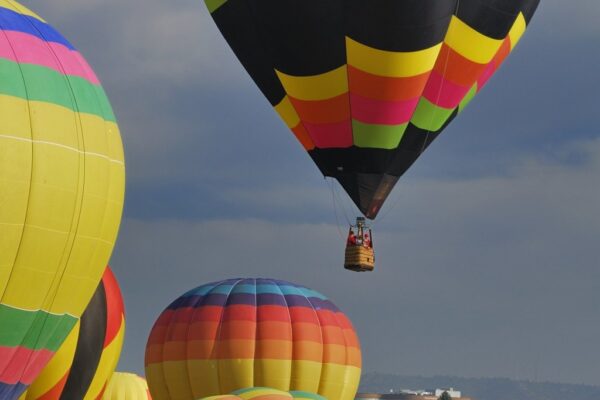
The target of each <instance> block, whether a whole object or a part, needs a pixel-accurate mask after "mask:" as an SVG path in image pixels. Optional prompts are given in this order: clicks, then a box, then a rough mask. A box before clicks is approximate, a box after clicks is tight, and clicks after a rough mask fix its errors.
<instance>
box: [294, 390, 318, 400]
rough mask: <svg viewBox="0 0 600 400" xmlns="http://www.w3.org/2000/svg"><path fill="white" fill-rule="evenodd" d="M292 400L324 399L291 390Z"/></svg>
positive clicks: (313, 394) (316, 395)
mask: <svg viewBox="0 0 600 400" xmlns="http://www.w3.org/2000/svg"><path fill="white" fill-rule="evenodd" d="M290 394H291V395H292V397H293V398H294V399H314V400H325V397H323V396H319V395H318V394H315V393H308V392H302V391H298V390H292V391H291V392H290Z"/></svg>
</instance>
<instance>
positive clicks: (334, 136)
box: [302, 120, 353, 149]
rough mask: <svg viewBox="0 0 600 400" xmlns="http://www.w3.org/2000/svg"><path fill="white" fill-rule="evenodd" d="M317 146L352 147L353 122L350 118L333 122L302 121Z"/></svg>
mask: <svg viewBox="0 0 600 400" xmlns="http://www.w3.org/2000/svg"><path fill="white" fill-rule="evenodd" d="M302 124H303V125H304V127H305V128H306V130H307V131H308V134H309V135H310V137H311V139H312V140H313V142H314V143H315V146H317V147H319V148H321V149H326V148H331V147H342V148H343V147H350V146H352V144H353V140H352V123H351V122H350V120H348V121H342V122H336V123H333V124H309V123H308V122H304V121H303V122H302Z"/></svg>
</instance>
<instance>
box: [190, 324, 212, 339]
mask: <svg viewBox="0 0 600 400" xmlns="http://www.w3.org/2000/svg"><path fill="white" fill-rule="evenodd" d="M218 332H219V322H218V321H217V322H215V321H198V322H193V323H191V324H190V331H189V334H188V340H202V339H206V340H211V339H212V340H214V339H215V338H216V337H217V334H218Z"/></svg>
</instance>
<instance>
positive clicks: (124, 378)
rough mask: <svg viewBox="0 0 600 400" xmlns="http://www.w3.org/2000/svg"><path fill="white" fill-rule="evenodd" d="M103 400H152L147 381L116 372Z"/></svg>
mask: <svg viewBox="0 0 600 400" xmlns="http://www.w3.org/2000/svg"><path fill="white" fill-rule="evenodd" d="M102 400H152V396H151V395H150V391H149V390H148V384H147V383H146V380H145V379H144V378H142V377H140V376H138V375H136V374H130V373H127V372H115V373H114V374H113V375H112V377H111V378H110V380H109V381H108V385H106V390H105V391H104V396H102Z"/></svg>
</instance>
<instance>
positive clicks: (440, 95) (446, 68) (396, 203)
mask: <svg viewBox="0 0 600 400" xmlns="http://www.w3.org/2000/svg"><path fill="white" fill-rule="evenodd" d="M459 8H460V0H456V7H455V9H454V15H456V14H458V10H459ZM449 63H450V52H447V54H446V59H445V61H444V69H443V71H444V72H443V74H442V76H446V72H447V71H448V64H449ZM443 89H444V81H443V80H442V83H441V84H440V88H439V89H438V93H437V97H436V100H435V103H436V104H438V103H439V102H440V98H441V97H442V91H443ZM437 112H438V108H435V109H434V110H433V112H432V113H431V117H430V119H429V126H428V127H427V130H426V133H425V140H424V141H423V144H422V145H421V150H419V156H420V155H421V154H423V152H424V151H425V147H426V146H427V142H428V141H429V135H431V133H432V130H431V127H432V125H433V121H434V119H435V116H436V113H437ZM400 200H402V197H401V196H400V195H399V194H398V197H397V198H396V200H395V201H394V202H393V203H392V205H391V206H390V207H389V208H388V209H387V210H386V212H385V213H384V214H383V215H382V216H380V217H379V219H378V221H381V220H384V219H385V217H386V216H387V215H388V214H389V213H390V212H391V211H392V210H393V209H394V208H396V206H398V204H399V203H400ZM375 225H376V221H373V224H371V226H372V227H374V226H375Z"/></svg>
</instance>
